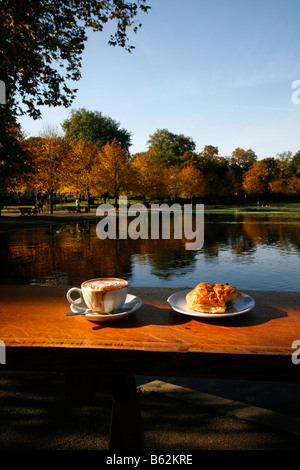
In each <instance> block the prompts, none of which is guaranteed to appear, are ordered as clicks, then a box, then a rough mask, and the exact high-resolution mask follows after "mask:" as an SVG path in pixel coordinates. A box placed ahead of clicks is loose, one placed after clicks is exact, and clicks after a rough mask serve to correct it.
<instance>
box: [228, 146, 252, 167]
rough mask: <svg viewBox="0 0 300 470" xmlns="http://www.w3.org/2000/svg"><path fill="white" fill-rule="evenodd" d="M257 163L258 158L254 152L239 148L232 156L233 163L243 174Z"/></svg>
mask: <svg viewBox="0 0 300 470" xmlns="http://www.w3.org/2000/svg"><path fill="white" fill-rule="evenodd" d="M256 161H257V156H256V154H255V153H254V152H253V150H251V149H248V150H244V149H242V148H240V147H237V148H236V149H235V150H234V151H233V152H232V154H231V163H232V164H236V165H237V166H238V167H239V168H240V169H241V170H242V172H245V171H247V170H249V168H250V167H251V166H252V165H253V163H255V162H256Z"/></svg>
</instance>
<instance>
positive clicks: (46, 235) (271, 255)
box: [0, 214, 300, 291]
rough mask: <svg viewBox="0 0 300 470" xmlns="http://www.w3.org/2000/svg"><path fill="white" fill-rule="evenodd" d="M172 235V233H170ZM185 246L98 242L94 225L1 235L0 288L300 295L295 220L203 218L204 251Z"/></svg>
mask: <svg viewBox="0 0 300 470" xmlns="http://www.w3.org/2000/svg"><path fill="white" fill-rule="evenodd" d="M171 233H172V230H171ZM185 243H186V240H185V239H183V240H176V239H175V240H174V239H172V238H171V239H170V240H162V239H159V240H151V239H144V240H141V239H138V240H131V239H129V238H128V239H127V240H118V239H117V240H99V239H98V237H97V235H96V223H95V222H84V223H82V224H75V225H59V226H51V225H50V226H49V227H35V228H30V229H22V230H19V231H16V232H13V233H3V234H0V253H1V271H0V283H2V284H5V283H14V284H38V285H79V284H81V282H82V281H83V280H85V279H90V278H93V277H102V276H118V277H123V278H125V279H127V280H128V282H129V284H130V285H133V286H154V287H155V286H159V287H163V286H164V287H170V286H173V287H186V286H188V287H192V286H194V285H196V284H197V283H198V282H200V281H204V280H205V281H213V282H229V283H231V284H234V285H236V286H238V287H239V288H240V289H245V290H247V289H257V290H281V291H284V290H290V291H298V290H299V288H300V281H299V279H300V218H299V217H298V218H297V217H294V218H292V219H291V218H288V217H277V216H276V217H275V216H273V217H270V218H268V217H258V216H250V215H246V216H244V215H228V214H226V215H205V230H204V245H203V247H202V248H201V249H199V250H195V251H193V250H186V249H185Z"/></svg>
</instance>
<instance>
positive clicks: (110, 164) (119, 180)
mask: <svg viewBox="0 0 300 470" xmlns="http://www.w3.org/2000/svg"><path fill="white" fill-rule="evenodd" d="M101 162H102V165H101V168H102V169H101V175H100V178H101V182H104V187H105V192H107V193H108V194H109V195H110V196H112V197H113V198H114V199H115V205H116V206H117V201H118V196H120V195H121V192H123V191H128V190H130V185H131V178H130V164H129V153H128V152H127V151H126V150H124V149H123V148H122V146H121V145H120V144H119V143H118V142H116V141H113V142H109V143H107V144H106V145H104V146H102V147H101ZM101 185H102V183H101Z"/></svg>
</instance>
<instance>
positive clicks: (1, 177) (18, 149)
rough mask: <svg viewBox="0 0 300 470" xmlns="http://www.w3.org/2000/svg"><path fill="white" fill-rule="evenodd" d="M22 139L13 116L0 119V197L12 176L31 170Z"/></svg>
mask: <svg viewBox="0 0 300 470" xmlns="http://www.w3.org/2000/svg"><path fill="white" fill-rule="evenodd" d="M4 111H5V110H3V112H4ZM0 116H1V111H0ZM24 140H25V137H24V135H23V134H22V132H21V129H20V126H18V125H17V124H16V122H15V120H14V119H13V118H12V119H9V117H8V116H7V117H6V120H2V121H0V198H1V192H2V191H3V190H4V189H6V187H7V185H8V184H9V183H11V181H12V179H13V178H17V177H18V176H20V175H21V174H25V173H28V172H30V171H31V159H30V157H29V154H28V152H27V151H26V148H25V146H24ZM0 214H1V201H0Z"/></svg>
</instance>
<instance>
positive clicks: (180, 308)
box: [167, 289, 255, 318]
mask: <svg viewBox="0 0 300 470" xmlns="http://www.w3.org/2000/svg"><path fill="white" fill-rule="evenodd" d="M191 290H192V289H188V290H184V291H181V292H176V293H175V294H172V295H171V296H170V297H169V298H168V300H167V302H168V304H169V305H170V307H172V308H173V310H176V312H180V313H183V314H184V315H192V316H194V317H205V318H224V317H233V316H236V315H241V314H242V313H246V312H249V311H250V310H252V309H253V308H254V306H255V301H254V300H253V299H252V297H250V295H247V294H243V293H242V292H241V294H242V298H240V299H236V300H235V302H234V304H233V306H232V307H231V308H229V309H228V310H226V312H225V313H204V312H195V311H193V310H191V309H190V308H188V307H187V305H186V300H185V297H186V294H187V293H188V292H190V291H191Z"/></svg>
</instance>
